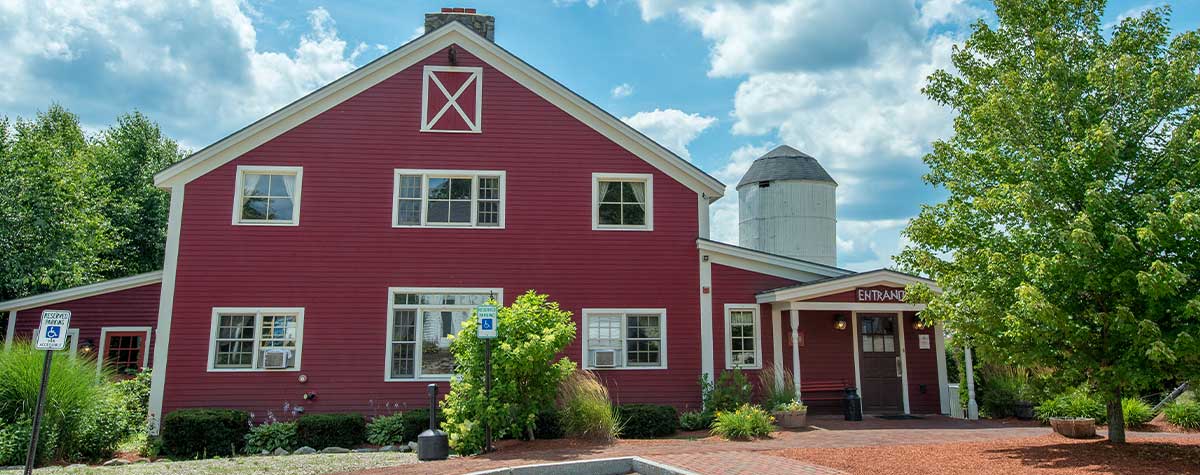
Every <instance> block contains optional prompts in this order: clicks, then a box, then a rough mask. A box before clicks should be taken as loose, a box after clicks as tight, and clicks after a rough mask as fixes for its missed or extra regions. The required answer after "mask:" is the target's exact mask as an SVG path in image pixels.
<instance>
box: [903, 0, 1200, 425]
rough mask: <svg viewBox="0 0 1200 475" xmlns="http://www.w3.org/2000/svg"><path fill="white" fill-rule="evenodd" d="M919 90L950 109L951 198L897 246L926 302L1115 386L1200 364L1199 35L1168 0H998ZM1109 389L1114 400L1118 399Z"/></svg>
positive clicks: (1001, 341) (1177, 374)
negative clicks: (1132, 6) (1150, 5)
mask: <svg viewBox="0 0 1200 475" xmlns="http://www.w3.org/2000/svg"><path fill="white" fill-rule="evenodd" d="M995 5H996V15H997V17H998V22H997V23H996V24H995V25H989V24H987V23H985V22H982V21H980V22H978V23H976V24H975V25H974V26H973V31H972V34H971V35H970V37H969V38H968V39H967V41H966V43H965V44H964V45H963V46H962V47H960V48H956V50H955V52H954V55H953V64H954V68H955V69H954V70H950V71H945V70H942V71H937V72H936V73H934V74H933V75H932V76H931V77H930V79H929V83H928V85H927V86H926V88H925V90H924V92H925V94H926V95H927V96H929V97H930V98H932V99H933V100H935V101H937V102H939V103H941V104H943V105H946V106H949V107H951V108H952V109H954V110H955V111H956V112H957V118H956V120H955V122H954V132H955V133H954V135H953V137H951V138H950V139H948V140H945V141H939V142H937V143H935V144H934V146H933V151H932V152H931V153H930V154H928V155H927V156H926V157H925V162H926V163H927V164H928V165H929V167H930V169H931V171H930V173H929V174H928V175H926V177H925V179H926V181H927V182H929V183H930V184H933V185H935V186H939V187H942V188H945V189H946V190H947V191H948V192H949V197H948V198H947V199H946V201H945V202H942V203H938V204H936V205H931V206H925V207H924V208H923V209H922V210H921V213H920V214H919V216H918V217H917V218H915V219H914V220H913V221H912V223H911V224H910V226H909V227H908V228H907V230H906V231H905V235H906V236H907V237H908V238H909V239H910V240H911V241H912V244H911V245H910V246H909V247H908V248H906V249H905V250H904V251H902V252H901V254H900V255H899V256H898V261H899V262H900V263H901V265H902V266H904V267H905V268H907V269H909V270H911V271H917V272H923V273H926V274H928V275H930V276H931V277H933V278H934V279H936V280H937V281H938V283H939V285H940V286H941V287H942V289H944V293H943V294H941V295H936V296H935V295H932V294H931V293H929V292H928V289H922V288H916V289H913V292H912V294H913V297H912V298H914V299H920V300H925V301H928V302H929V306H928V309H927V310H926V312H925V313H924V315H923V316H925V317H928V318H934V319H938V320H941V321H943V322H945V323H946V327H947V328H949V329H950V330H951V331H954V332H956V333H957V334H960V335H963V336H965V337H966V338H968V339H969V340H970V341H971V342H972V344H974V345H976V346H981V347H985V348H989V349H991V350H993V353H994V354H997V355H1008V358H1009V360H1010V362H1011V363H1017V364H1028V365H1031V366H1033V365H1036V366H1044V367H1053V368H1057V370H1058V376H1059V377H1061V378H1064V379H1066V380H1070V381H1076V382H1080V383H1082V382H1087V383H1090V384H1092V385H1093V387H1095V388H1096V389H1097V390H1100V391H1103V392H1104V393H1105V394H1106V397H1107V399H1108V401H1109V411H1110V419H1111V420H1113V421H1114V424H1113V425H1114V430H1113V431H1112V438H1113V439H1114V441H1118V442H1120V441H1123V440H1124V432H1123V430H1122V426H1121V423H1120V399H1121V394H1122V393H1123V392H1130V391H1137V390H1141V389H1144V388H1148V387H1151V386H1154V385H1158V384H1161V383H1162V382H1163V381H1164V380H1168V379H1173V378H1186V377H1196V376H1198V375H1200V297H1198V296H1197V295H1198V292H1200V115H1198V114H1197V111H1198V109H1197V108H1198V106H1200V77H1198V71H1200V33H1198V32H1195V31H1189V32H1184V33H1180V34H1178V35H1174V36H1173V35H1172V33H1171V31H1170V30H1169V28H1168V26H1167V19H1168V17H1169V15H1170V10H1169V9H1168V8H1166V7H1163V8H1158V9H1154V10H1150V11H1147V12H1145V13H1143V14H1141V15H1140V16H1136V17H1131V18H1126V19H1124V20H1122V21H1121V22H1120V23H1119V24H1118V25H1116V26H1115V27H1113V28H1112V30H1111V31H1106V29H1105V27H1104V26H1102V22H1101V17H1102V14H1103V11H1104V7H1105V2H1104V1H1103V0H996V1H995ZM1114 401H1115V409H1116V415H1115V416H1114V415H1113V414H1112V411H1113V408H1114V405H1113V403H1114Z"/></svg>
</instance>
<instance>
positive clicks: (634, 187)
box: [592, 173, 654, 231]
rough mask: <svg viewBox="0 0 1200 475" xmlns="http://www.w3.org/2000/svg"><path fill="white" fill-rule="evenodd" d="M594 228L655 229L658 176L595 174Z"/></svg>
mask: <svg viewBox="0 0 1200 475" xmlns="http://www.w3.org/2000/svg"><path fill="white" fill-rule="evenodd" d="M592 229H593V230H625V231H630V230H632V231H651V230H653V229H654V176H653V175H650V174H648V173H593V174H592Z"/></svg>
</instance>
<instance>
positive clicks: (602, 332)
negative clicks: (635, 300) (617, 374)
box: [583, 309, 667, 369]
mask: <svg viewBox="0 0 1200 475" xmlns="http://www.w3.org/2000/svg"><path fill="white" fill-rule="evenodd" d="M583 326H584V329H585V330H584V331H585V332H586V333H585V335H586V339H585V340H584V344H583V346H584V348H583V351H584V355H583V358H584V360H583V361H584V367H585V368H587V369H662V368H666V344H667V340H666V311H665V310H662V309H641V310H639V309H634V310H621V309H584V311H583ZM600 361H604V363H600Z"/></svg>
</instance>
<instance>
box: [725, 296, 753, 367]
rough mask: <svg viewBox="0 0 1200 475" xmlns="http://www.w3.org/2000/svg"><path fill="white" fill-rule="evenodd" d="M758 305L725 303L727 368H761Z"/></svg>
mask: <svg viewBox="0 0 1200 475" xmlns="http://www.w3.org/2000/svg"><path fill="white" fill-rule="evenodd" d="M759 342H760V339H759V318H758V305H755V304H728V305H725V363H726V367H727V368H729V369H760V368H762V346H761V345H760V344H759Z"/></svg>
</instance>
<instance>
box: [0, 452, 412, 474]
mask: <svg viewBox="0 0 1200 475" xmlns="http://www.w3.org/2000/svg"><path fill="white" fill-rule="evenodd" d="M416 461H417V456H416V455H414V454H412V453H397V452H389V453H368V454H313V455H289V456H283V457H236V458H229V459H208V460H190V461H181V462H158V463H137V464H130V465H123V466H120V467H79V468H66V467H45V468H39V469H37V470H35V471H34V473H36V474H38V475H89V474H95V475H225V474H230V475H232V474H238V475H268V474H270V475H278V474H289V475H317V474H323V473H336V472H346V471H351V470H363V469H368V468H380V467H391V466H396V465H404V464H410V463H415V462H416ZM16 473H20V471H0V475H10V474H16Z"/></svg>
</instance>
